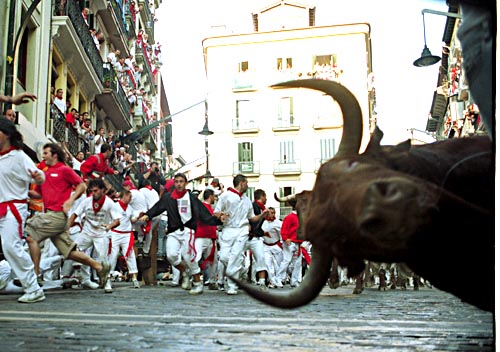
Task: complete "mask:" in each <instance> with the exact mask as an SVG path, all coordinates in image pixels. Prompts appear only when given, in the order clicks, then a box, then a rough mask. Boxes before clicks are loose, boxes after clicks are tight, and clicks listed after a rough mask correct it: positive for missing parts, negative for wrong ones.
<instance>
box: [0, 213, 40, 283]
mask: <svg viewBox="0 0 500 352" xmlns="http://www.w3.org/2000/svg"><path fill="white" fill-rule="evenodd" d="M14 206H15V207H16V208H17V210H18V211H19V215H20V216H21V220H22V228H24V225H25V223H26V218H27V217H28V205H27V204H22V203H19V204H15V205H14ZM18 229H19V223H18V221H17V220H16V218H15V217H14V215H13V214H12V212H11V211H10V208H9V207H7V214H5V216H4V217H2V218H0V237H1V239H2V251H3V254H4V256H5V259H6V260H7V261H8V262H9V265H10V267H11V268H12V272H13V273H14V275H15V276H16V277H17V278H18V279H19V281H20V282H21V285H22V286H23V289H24V292H26V293H31V292H35V291H38V290H39V289H40V286H39V285H38V282H37V280H36V274H35V266H34V264H33V261H32V260H31V257H30V255H29V254H28V253H27V252H26V251H25V250H24V248H23V242H22V240H21V235H20V234H19V230H18Z"/></svg>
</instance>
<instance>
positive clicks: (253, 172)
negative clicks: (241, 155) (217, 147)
mask: <svg viewBox="0 0 500 352" xmlns="http://www.w3.org/2000/svg"><path fill="white" fill-rule="evenodd" d="M237 174H243V175H245V176H259V175H260V162H258V161H240V162H233V175H237Z"/></svg>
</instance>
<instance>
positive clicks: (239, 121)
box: [234, 100, 254, 129]
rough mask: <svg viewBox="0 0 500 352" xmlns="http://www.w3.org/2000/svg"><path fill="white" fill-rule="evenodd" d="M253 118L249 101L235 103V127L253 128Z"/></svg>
mask: <svg viewBox="0 0 500 352" xmlns="http://www.w3.org/2000/svg"><path fill="white" fill-rule="evenodd" d="M253 122H254V121H253V116H252V112H251V105H250V100H237V101H236V121H235V126H234V127H236V129H238V128H251V127H253Z"/></svg>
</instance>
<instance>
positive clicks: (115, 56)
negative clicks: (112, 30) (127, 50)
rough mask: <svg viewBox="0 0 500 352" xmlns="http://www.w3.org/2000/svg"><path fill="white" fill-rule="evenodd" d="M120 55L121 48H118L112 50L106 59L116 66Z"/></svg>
mask: <svg viewBox="0 0 500 352" xmlns="http://www.w3.org/2000/svg"><path fill="white" fill-rule="evenodd" d="M119 57H120V50H118V49H117V50H115V51H112V52H110V53H109V54H108V56H107V58H106V59H107V60H108V62H109V63H110V64H111V65H112V66H113V67H114V65H115V63H116V62H117V61H118V58H119Z"/></svg>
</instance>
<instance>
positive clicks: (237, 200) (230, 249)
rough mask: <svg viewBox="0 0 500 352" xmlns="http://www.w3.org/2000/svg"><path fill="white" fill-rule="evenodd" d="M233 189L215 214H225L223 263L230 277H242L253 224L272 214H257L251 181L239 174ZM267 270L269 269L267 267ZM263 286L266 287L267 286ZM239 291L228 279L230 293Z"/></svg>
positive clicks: (229, 189)
mask: <svg viewBox="0 0 500 352" xmlns="http://www.w3.org/2000/svg"><path fill="white" fill-rule="evenodd" d="M233 187H234V188H233ZM233 187H229V188H228V191H227V192H224V193H222V194H221V196H220V197H219V201H218V202H217V205H216V206H215V212H216V213H217V212H220V213H223V214H224V215H223V216H222V218H223V221H224V225H223V228H222V233H221V234H220V236H219V244H220V252H219V260H220V262H221V263H222V264H223V265H224V266H225V267H226V274H227V276H232V277H235V278H239V275H240V273H241V271H242V269H243V253H244V251H245V246H246V245H247V242H248V240H249V233H250V221H252V222H258V221H259V220H260V219H261V217H266V216H267V215H268V214H269V211H268V210H264V211H263V212H262V213H261V214H260V215H255V214H254V211H253V207H252V202H251V201H250V199H249V198H248V197H247V196H246V195H245V192H246V191H247V190H248V180H247V178H246V177H245V176H244V175H241V174H238V175H236V176H235V177H234V178H233ZM169 221H170V217H169ZM263 269H264V270H265V267H264V268H263ZM257 270H259V269H258V268H257ZM261 287H263V288H265V287H266V285H265V284H264V285H263V286H261ZM237 289H238V286H237V284H236V282H234V281H233V280H231V279H228V290H227V292H226V293H227V294H228V295H236V294H237V293H238V291H237Z"/></svg>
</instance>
